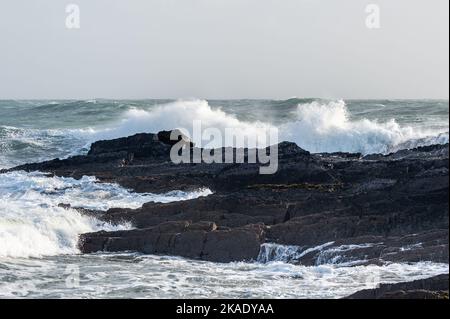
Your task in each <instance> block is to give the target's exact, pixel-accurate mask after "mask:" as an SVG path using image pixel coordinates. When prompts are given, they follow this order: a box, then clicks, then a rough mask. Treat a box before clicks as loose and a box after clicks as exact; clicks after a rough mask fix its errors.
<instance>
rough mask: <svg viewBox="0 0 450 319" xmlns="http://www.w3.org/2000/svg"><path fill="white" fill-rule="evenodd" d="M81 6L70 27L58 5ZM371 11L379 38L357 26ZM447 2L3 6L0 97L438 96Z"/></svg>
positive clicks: (98, 1) (169, 0)
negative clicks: (376, 11)
mask: <svg viewBox="0 0 450 319" xmlns="http://www.w3.org/2000/svg"><path fill="white" fill-rule="evenodd" d="M69 3H76V4H78V5H79V7H80V18H81V20H80V22H81V24H80V29H67V28H66V24H65V20H66V16H67V14H66V12H65V9H66V5H67V4H69ZM369 3H376V4H379V6H380V9H381V15H380V18H381V20H380V23H381V25H380V26H381V28H380V29H368V28H367V27H366V17H367V13H366V12H365V9H366V5H367V4H369ZM448 12H449V1H448V0H371V1H366V0H345V1H342V0H339V1H338V0H68V1H64V0H39V1H30V0H0V41H1V46H0V98H1V99H7V98H15V99H19V98H22V99H31V98H51V99H57V98H76V99H85V98H189V97H197V98H277V99H282V98H289V97H293V96H297V97H327V98H445V99H448V86H449V40H448V37H449V13H448Z"/></svg>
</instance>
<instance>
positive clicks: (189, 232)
mask: <svg viewBox="0 0 450 319" xmlns="http://www.w3.org/2000/svg"><path fill="white" fill-rule="evenodd" d="M168 137H170V131H166V132H160V133H159V134H137V135H134V136H130V137H126V138H120V139H115V140H110V141H99V142H95V143H94V144H92V146H91V150H90V151H89V153H88V154H87V155H85V156H75V157H71V158H68V159H64V160H60V159H55V160H52V161H47V162H43V163H35V164H27V165H22V166H19V167H16V168H14V169H13V170H26V171H35V170H39V171H43V172H47V173H50V174H54V175H57V176H65V177H74V178H81V177H82V176H83V175H89V176H96V177H97V178H98V179H99V180H100V181H102V182H114V183H118V184H120V185H122V186H123V187H126V188H128V189H132V190H134V191H136V192H152V193H164V192H168V191H172V190H175V189H176V190H184V191H193V190H197V189H199V188H204V187H207V188H210V189H211V190H212V191H213V192H214V194H213V195H210V196H208V197H204V198H198V199H194V200H188V201H182V202H173V203H167V204H161V203H146V204H144V205H143V206H142V207H141V208H139V209H126V208H125V209H110V210H108V211H107V212H95V216H96V217H97V218H99V219H101V220H103V221H107V222H111V223H113V224H119V223H122V222H131V223H132V224H133V226H134V227H135V228H137V229H135V230H132V231H127V232H114V233H97V234H88V235H83V236H81V240H80V243H81V247H82V250H83V251H85V252H91V251H97V250H107V251H119V250H136V251H141V252H145V253H158V254H174V255H180V256H185V257H191V258H199V259H205V260H217V261H227V260H239V258H243V259H251V258H254V257H255V254H256V255H257V253H255V252H256V250H258V248H257V247H258V243H259V242H263V241H265V242H272V243H277V244H283V245H297V246H301V247H309V248H311V247H315V246H318V245H322V244H324V243H328V242H334V245H335V246H333V247H334V248H335V249H337V248H338V247H339V245H340V246H345V245H359V248H358V249H350V250H346V251H340V252H333V253H332V252H331V251H329V254H331V255H330V256H328V257H326V256H324V255H323V254H322V256H321V257H320V252H318V251H316V252H310V253H308V254H305V256H304V257H303V260H302V262H303V263H305V264H313V263H317V262H318V260H319V257H320V258H322V260H325V261H324V262H326V260H333V258H338V255H337V254H338V253H341V254H342V256H340V257H339V258H341V257H342V258H344V259H345V260H350V261H351V260H356V259H360V258H364V259H365V260H367V261H368V262H370V263H377V264H378V263H383V262H400V261H401V262H410V261H424V260H430V261H439V262H447V263H448V226H449V225H448V212H449V208H448V207H449V202H448V192H449V180H448V171H449V157H448V155H449V150H448V144H447V145H433V146H427V147H421V148H416V149H411V150H402V151H399V152H396V153H392V154H389V155H381V154H375V155H368V156H362V155H361V154H348V153H333V154H325V153H324V154H311V153H309V152H307V151H305V150H303V149H301V148H300V147H298V146H297V145H295V144H294V143H288V142H283V143H280V144H279V145H278V146H279V152H278V153H279V158H278V168H279V169H278V171H277V172H276V173H275V174H272V175H261V174H259V168H260V166H261V165H259V164H258V163H254V164H248V163H239V164H236V163H235V164H220V163H215V164H206V163H197V164H189V163H185V164H178V165H176V164H174V163H172V162H171V161H170V158H169V153H170V149H171V145H172V144H173V141H171V140H168ZM180 139H184V137H182V136H181V137H180ZM191 146H192V147H193V145H191ZM193 150H198V149H195V148H194V149H193ZM217 151H221V150H217ZM233 151H234V152H236V151H237V150H233ZM244 154H245V156H248V154H249V150H245V152H244ZM3 172H5V171H3ZM84 213H85V214H89V211H88V210H85V211H84ZM186 221H189V222H187V223H188V225H186ZM168 222H173V223H175V224H167V223H168ZM255 224H263V225H265V226H264V227H263V229H264V230H265V231H264V236H262V235H261V234H260V235H258V232H257V231H255V230H254V229H253V228H251V226H250V225H255ZM183 225H184V226H183ZM158 227H159V228H158ZM177 227H178V228H177ZM249 227H250V228H249ZM252 229H253V230H252ZM233 236H235V237H236V238H237V239H238V240H234V239H232V238H233ZM262 238H264V239H262ZM238 243H240V245H242V247H244V248H243V249H242V250H243V252H241V251H239V246H238ZM367 243H371V244H373V245H372V246H367V247H366V246H364V245H365V244H367ZM247 245H248V246H247ZM361 245H362V246H361ZM233 250H236V252H233ZM341 250H342V249H341ZM333 254H334V255H333Z"/></svg>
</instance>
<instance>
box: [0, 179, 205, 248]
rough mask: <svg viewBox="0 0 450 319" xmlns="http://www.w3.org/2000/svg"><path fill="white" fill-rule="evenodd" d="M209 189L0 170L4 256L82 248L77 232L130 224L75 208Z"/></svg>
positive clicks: (173, 197)
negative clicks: (146, 187)
mask: <svg viewBox="0 0 450 319" xmlns="http://www.w3.org/2000/svg"><path fill="white" fill-rule="evenodd" d="M209 194H211V191H209V190H207V189H205V190H199V191H198V192H181V191H173V192H170V193H167V194H163V195H155V194H150V193H144V194H138V193H133V192H130V191H128V190H126V189H124V188H122V187H120V186H118V185H115V184H108V183H98V182H97V181H96V179H95V178H93V177H83V178H82V179H80V180H75V179H73V178H61V177H46V175H45V174H42V173H38V172H35V173H25V172H12V173H7V174H0V257H41V256H51V255H59V254H74V253H78V252H79V251H78V249H77V242H78V236H79V235H80V234H82V233H87V232H94V231H98V230H121V229H129V228H130V227H132V225H128V224H124V225H116V226H112V225H109V224H107V223H103V222H99V221H98V220H97V219H95V218H94V217H90V216H85V215H82V214H80V213H79V212H78V211H76V210H75V209H64V208H61V207H58V204H60V203H63V204H70V205H72V207H83V208H88V209H93V210H107V209H109V208H112V207H123V208H126V207H128V208H138V207H140V206H142V204H144V203H146V202H151V201H153V202H172V201H179V200H187V199H192V198H197V197H200V196H207V195H209Z"/></svg>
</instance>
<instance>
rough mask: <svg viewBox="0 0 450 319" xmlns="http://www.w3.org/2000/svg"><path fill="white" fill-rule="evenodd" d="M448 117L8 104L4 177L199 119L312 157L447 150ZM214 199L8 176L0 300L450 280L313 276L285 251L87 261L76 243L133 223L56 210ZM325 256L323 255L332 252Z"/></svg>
mask: <svg viewBox="0 0 450 319" xmlns="http://www.w3.org/2000/svg"><path fill="white" fill-rule="evenodd" d="M448 116H449V103H448V100H346V101H343V100H324V99H298V98H292V99H288V100H211V101H209V100H208V101H206V100H196V99H190V100H129V101H127V100H120V101H114V100H102V99H98V100H89V101H75V100H70V101H69V100H65V101H50V100H48V101H44V100H39V101H35V100H33V101H14V100H2V101H0V169H1V168H10V167H13V166H16V165H20V164H24V163H29V162H36V161H42V160H47V159H52V158H57V157H58V158H65V157H68V156H71V155H76V154H83V153H85V152H87V150H88V149H89V145H90V144H91V143H92V142H94V141H97V140H101V139H110V138H117V137H123V136H128V135H132V134H135V133H140V132H158V131H160V130H164V129H173V128H187V129H189V128H190V127H192V121H193V120H201V121H202V125H203V126H204V127H215V128H219V129H221V130H223V129H225V128H239V129H241V130H242V131H243V132H248V133H249V134H255V135H258V134H262V132H264V130H265V129H267V128H277V129H278V131H279V139H280V141H281V140H287V141H291V142H295V143H297V144H298V145H299V146H300V147H302V148H304V149H306V150H308V151H311V152H337V151H342V152H359V153H362V154H371V153H389V152H394V151H397V150H400V149H406V148H413V147H417V146H423V145H430V144H444V143H448V136H449V120H448ZM195 142H197V143H199V142H201V141H195ZM209 194H211V191H210V190H208V189H199V190H198V191H196V192H190V193H187V192H181V191H177V190H176V189H174V190H173V191H172V192H170V193H167V194H150V193H147V194H138V193H134V192H132V191H130V190H127V189H124V188H122V187H120V186H119V185H115V184H101V183H97V181H96V179H95V177H93V176H85V177H83V178H82V179H81V180H75V179H72V178H60V177H49V176H46V175H45V174H43V173H42V172H32V173H25V172H13V173H7V174H0V298H2V297H7V298H9V297H12V298H64V297H69V298H84V297H89V298H95V297H104V298H117V297H127V298H176V297H179V298H182V297H185V298H186V297H189V298H195V297H206V298H339V297H344V296H346V295H349V294H351V293H353V292H355V291H357V290H361V289H365V288H373V287H375V286H376V285H377V284H379V283H380V282H401V281H407V280H414V279H420V278H426V277H430V276H432V275H437V274H441V273H448V264H437V263H431V262H421V263H413V264H389V265H384V266H375V265H370V266H363V265H358V264H357V265H356V266H355V265H349V264H346V263H339V262H338V261H336V260H326V259H323V260H322V262H321V264H318V265H315V266H310V267H306V266H302V265H295V264H291V263H289V258H288V257H289V254H290V253H294V252H293V251H295V253H298V249H299V248H298V247H297V248H295V249H293V248H292V247H283V246H276V245H272V246H270V249H272V250H273V252H272V253H271V254H269V255H270V256H271V257H270V258H267V255H264V253H263V251H262V252H261V255H260V257H259V258H258V260H255V261H253V262H246V263H244V262H240V263H230V264H220V263H210V262H202V261H193V260H187V259H183V258H178V257H168V256H146V255H140V254H134V253H121V254H100V253H99V254H91V255H81V254H79V251H78V249H77V245H76V243H77V238H78V235H79V234H81V233H86V232H92V231H98V230H117V229H130V228H132V227H133V226H132V225H129V224H123V225H109V224H106V223H103V222H100V221H98V220H96V219H95V217H92V216H91V217H89V216H83V215H81V214H79V213H78V212H77V211H75V210H72V209H69V210H66V209H63V208H61V207H59V206H58V204H60V203H70V204H72V205H73V206H78V207H86V208H90V209H97V210H106V209H108V208H111V207H135V208H137V207H140V206H141V205H142V204H143V203H145V202H148V201H155V202H171V201H179V200H185V199H192V198H197V197H200V196H208V195H209ZM267 249H269V248H267V247H266V250H267ZM318 249H323V251H324V253H325V252H326V245H325V246H324V247H319V248H318ZM324 255H326V254H324ZM286 256H287V257H286Z"/></svg>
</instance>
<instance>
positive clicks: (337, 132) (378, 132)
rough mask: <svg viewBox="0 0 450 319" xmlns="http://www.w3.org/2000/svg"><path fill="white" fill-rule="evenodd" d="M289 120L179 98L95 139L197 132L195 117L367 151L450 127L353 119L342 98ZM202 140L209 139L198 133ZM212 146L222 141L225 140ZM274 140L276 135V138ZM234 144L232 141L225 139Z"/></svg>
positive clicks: (414, 142)
mask: <svg viewBox="0 0 450 319" xmlns="http://www.w3.org/2000/svg"><path fill="white" fill-rule="evenodd" d="M290 113H291V114H290V117H289V118H290V121H288V122H285V123H281V124H279V125H276V126H275V125H274V124H272V121H270V120H268V121H266V122H265V121H254V122H248V121H244V120H240V119H239V118H238V117H237V116H236V115H234V114H229V113H226V112H225V111H224V110H222V109H221V108H213V107H211V106H210V105H209V104H208V102H207V101H204V100H192V101H177V102H171V103H168V104H164V105H160V106H157V107H155V108H152V109H151V110H144V109H130V110H128V111H127V112H125V114H124V115H123V119H122V120H121V121H120V122H119V123H117V125H116V126H115V127H113V128H108V129H105V130H102V131H98V132H96V133H95V134H94V139H96V140H97V139H109V138H117V137H122V136H128V135H131V134H134V133H139V132H157V131H160V130H168V129H173V128H184V129H186V130H187V131H188V132H192V126H193V124H192V123H193V121H201V124H202V128H203V129H205V128H217V129H219V130H220V131H221V132H222V134H224V132H225V129H226V128H233V129H237V131H238V132H239V133H240V134H243V135H244V136H246V137H248V139H249V141H250V142H249V145H254V143H255V142H254V140H256V139H260V140H261V141H263V140H265V138H266V136H267V132H268V129H270V128H277V129H278V130H279V141H280V142H281V141H291V142H295V143H296V144H297V145H299V146H300V147H302V148H304V149H306V150H308V151H310V152H314V153H318V152H358V153H363V154H371V153H389V152H393V151H396V150H399V149H402V148H414V147H417V146H423V145H430V144H445V143H448V136H449V133H448V128H447V131H436V130H435V129H426V128H418V127H412V126H402V125H400V124H399V123H398V122H397V121H396V120H395V119H391V120H388V121H385V122H380V121H377V120H369V119H365V118H364V119H353V118H352V117H351V114H350V112H349V111H348V108H347V106H346V103H345V102H344V101H342V100H340V101H313V102H310V103H302V104H298V106H297V107H296V108H295V109H294V110H293V111H290ZM193 139H194V142H195V143H196V144H197V145H203V146H205V141H203V143H202V141H201V140H199V139H198V138H197V139H196V138H195V137H194V138H193ZM216 142H218V143H217V144H208V146H212V147H219V146H223V145H224V143H223V141H216ZM271 142H272V144H273V142H274V141H271ZM225 146H231V145H225Z"/></svg>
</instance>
